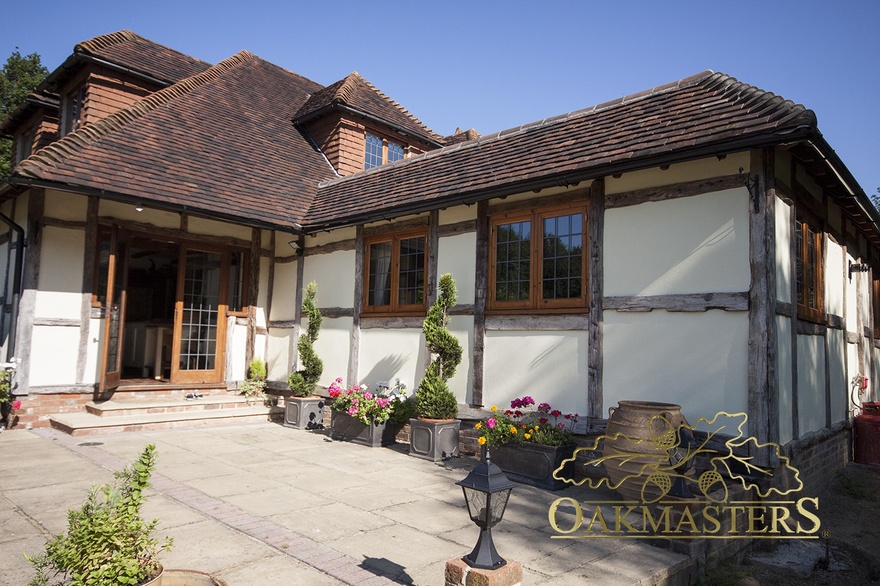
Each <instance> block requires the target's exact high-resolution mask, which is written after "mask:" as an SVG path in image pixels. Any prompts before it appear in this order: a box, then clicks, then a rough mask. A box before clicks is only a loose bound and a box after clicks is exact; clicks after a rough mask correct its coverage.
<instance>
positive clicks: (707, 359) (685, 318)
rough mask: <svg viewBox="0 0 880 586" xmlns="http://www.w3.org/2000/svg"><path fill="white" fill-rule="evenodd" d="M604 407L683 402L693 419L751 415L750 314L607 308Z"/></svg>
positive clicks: (605, 317) (685, 413) (603, 381)
mask: <svg viewBox="0 0 880 586" xmlns="http://www.w3.org/2000/svg"><path fill="white" fill-rule="evenodd" d="M604 319H605V329H604V332H605V342H604V349H605V360H604V364H603V369H604V370H603V373H604V374H603V379H602V384H603V387H604V389H605V391H604V393H605V396H604V409H605V413H607V412H608V408H609V407H613V406H615V405H616V404H617V403H618V401H621V400H630V399H633V400H640V401H659V402H663V403H674V404H677V405H681V407H682V413H684V415H685V417H686V418H687V419H688V421H689V422H691V423H694V422H696V420H697V418H698V417H706V416H710V417H711V416H712V415H714V414H715V413H717V412H718V411H727V412H728V413H740V412H742V413H747V412H748V330H749V320H748V315H747V314H746V313H745V312H726V311H720V310H712V311H707V312H705V313H678V312H675V313H670V312H667V311H662V310H655V311H652V312H649V313H630V312H616V311H606V312H605V313H604Z"/></svg>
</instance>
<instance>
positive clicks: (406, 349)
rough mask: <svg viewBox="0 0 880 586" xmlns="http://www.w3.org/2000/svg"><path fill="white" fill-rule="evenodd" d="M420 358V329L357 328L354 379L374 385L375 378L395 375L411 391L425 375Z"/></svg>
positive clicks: (422, 354)
mask: <svg viewBox="0 0 880 586" xmlns="http://www.w3.org/2000/svg"><path fill="white" fill-rule="evenodd" d="M424 358H425V337H424V336H423V335H422V330H421V329H420V328H407V329H395V330H390V329H389V330H386V329H382V328H376V329H366V330H361V350H360V367H359V369H358V380H357V381H354V382H357V383H359V384H367V385H369V386H370V387H371V388H375V386H376V382H377V381H387V380H391V381H393V380H394V379H396V378H399V379H400V382H402V383H403V384H405V385H406V388H407V389H409V390H410V391H413V392H415V389H416V386H417V384H418V381H420V380H422V376H424V374H425V361H424ZM465 372H466V371H465ZM340 376H342V375H340ZM458 376H461V374H460V373H458V372H456V377H458ZM343 378H344V377H343Z"/></svg>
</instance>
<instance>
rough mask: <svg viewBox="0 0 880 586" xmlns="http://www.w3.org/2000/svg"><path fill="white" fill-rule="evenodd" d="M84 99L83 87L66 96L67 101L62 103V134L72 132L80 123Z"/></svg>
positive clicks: (84, 91) (84, 89)
mask: <svg viewBox="0 0 880 586" xmlns="http://www.w3.org/2000/svg"><path fill="white" fill-rule="evenodd" d="M85 98H86V88H85V86H82V87H81V88H79V89H78V90H76V91H75V92H72V93H70V94H68V95H67V99H66V100H65V101H64V134H67V133H69V132H73V131H74V130H76V129H77V128H79V126H80V124H81V123H82V109H83V102H84V101H85Z"/></svg>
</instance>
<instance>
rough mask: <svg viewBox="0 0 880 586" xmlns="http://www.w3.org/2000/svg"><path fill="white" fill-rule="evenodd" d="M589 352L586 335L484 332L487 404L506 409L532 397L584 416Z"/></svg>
mask: <svg viewBox="0 0 880 586" xmlns="http://www.w3.org/2000/svg"><path fill="white" fill-rule="evenodd" d="M588 347H589V336H588V335H587V332H584V331H581V332H546V331H545V332H518V331H489V332H486V345H485V349H484V357H485V373H484V375H483V404H484V405H485V406H486V407H491V406H493V405H495V406H497V407H498V408H499V409H501V410H504V409H508V408H509V407H510V401H512V400H513V399H516V398H519V397H522V396H524V395H530V396H531V397H532V398H534V399H535V402H537V403H550V405H551V406H552V407H553V408H554V409H559V410H560V411H562V412H563V413H578V414H580V415H586V414H587V349H588ZM605 388H606V389H607V388H608V387H607V385H606V387H605Z"/></svg>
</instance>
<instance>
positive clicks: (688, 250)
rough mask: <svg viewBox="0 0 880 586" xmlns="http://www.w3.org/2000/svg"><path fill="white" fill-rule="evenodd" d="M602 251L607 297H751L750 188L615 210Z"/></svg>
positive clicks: (607, 223) (610, 215) (608, 218)
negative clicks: (715, 294)
mask: <svg viewBox="0 0 880 586" xmlns="http://www.w3.org/2000/svg"><path fill="white" fill-rule="evenodd" d="M602 250H603V253H604V255H605V257H604V266H605V295H609V296H618V295H669V294H676V293H707V292H739V291H747V290H748V288H749V281H750V275H749V198H748V190H746V188H745V187H742V188H737V189H728V190H725V191H720V192H713V193H709V194H703V195H698V196H693V197H684V198H678V199H672V200H667V201H662V202H649V203H644V204H640V205H635V206H627V207H622V208H612V209H609V210H608V211H607V212H606V213H605V241H604V243H603V246H602Z"/></svg>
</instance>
